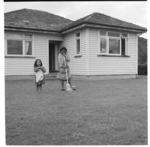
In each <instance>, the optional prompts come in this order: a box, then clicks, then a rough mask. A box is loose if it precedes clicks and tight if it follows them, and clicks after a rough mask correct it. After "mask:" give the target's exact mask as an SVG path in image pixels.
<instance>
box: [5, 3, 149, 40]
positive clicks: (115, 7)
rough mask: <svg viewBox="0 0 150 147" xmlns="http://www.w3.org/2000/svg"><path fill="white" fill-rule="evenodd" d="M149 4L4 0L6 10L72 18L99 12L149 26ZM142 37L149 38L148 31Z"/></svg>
mask: <svg viewBox="0 0 150 147" xmlns="http://www.w3.org/2000/svg"><path fill="white" fill-rule="evenodd" d="M147 5H148V4H147V2H146V1H144V2H142V1H132V2H129V1H126V2H125V1H122V2H119V1H118V2H117V1H114V2H108V1H101V2H100V1H95V2H93V1H87V2H84V1H82V2H68V1H67V2H65V1H64V2H4V12H5V13H6V12H9V11H13V10H18V9H23V8H28V9H35V10H42V11H46V12H49V13H52V14H56V15H59V16H62V17H65V18H68V19H70V20H77V19H80V18H82V17H85V16H87V15H89V14H91V13H93V12H99V13H102V14H105V15H109V16H111V17H114V18H117V19H120V20H123V21H127V22H130V23H133V24H136V25H140V26H143V27H146V28H147ZM141 37H144V38H147V33H144V34H142V35H141Z"/></svg>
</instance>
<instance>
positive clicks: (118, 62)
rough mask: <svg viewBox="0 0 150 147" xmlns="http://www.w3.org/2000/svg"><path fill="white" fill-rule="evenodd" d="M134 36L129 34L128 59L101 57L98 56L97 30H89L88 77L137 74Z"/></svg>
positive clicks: (135, 40)
mask: <svg viewBox="0 0 150 147" xmlns="http://www.w3.org/2000/svg"><path fill="white" fill-rule="evenodd" d="M136 43H137V39H136V34H129V39H128V55H129V56H130V57H102V56H97V54H98V30H97V29H89V75H113V74H137V68H136V65H137V63H136V62H137V48H136Z"/></svg>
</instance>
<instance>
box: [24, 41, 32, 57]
mask: <svg viewBox="0 0 150 147" xmlns="http://www.w3.org/2000/svg"><path fill="white" fill-rule="evenodd" d="M25 54H26V55H32V42H31V41H26V42H25Z"/></svg>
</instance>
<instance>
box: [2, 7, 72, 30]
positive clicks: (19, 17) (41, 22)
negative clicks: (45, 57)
mask: <svg viewBox="0 0 150 147" xmlns="http://www.w3.org/2000/svg"><path fill="white" fill-rule="evenodd" d="M4 19H5V21H4V22H5V26H7V27H18V28H19V27H21V28H30V29H31V28H32V29H44V30H51V31H60V30H61V28H62V27H64V26H66V25H68V24H69V23H71V22H72V21H71V20H69V19H66V18H63V17H60V16H57V15H54V14H51V13H48V12H44V11H39V10H31V9H21V10H17V11H11V12H8V13H5V17H4Z"/></svg>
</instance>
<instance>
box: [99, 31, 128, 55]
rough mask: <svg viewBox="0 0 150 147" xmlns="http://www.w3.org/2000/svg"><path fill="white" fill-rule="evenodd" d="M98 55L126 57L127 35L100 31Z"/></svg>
mask: <svg viewBox="0 0 150 147" xmlns="http://www.w3.org/2000/svg"><path fill="white" fill-rule="evenodd" d="M99 34H100V37H99V39H100V41H99V44H100V45H99V46H100V48H99V50H98V54H102V55H103V54H104V55H122V56H125V55H127V46H128V34H126V33H118V32H111V31H104V30H100V33H99Z"/></svg>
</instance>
